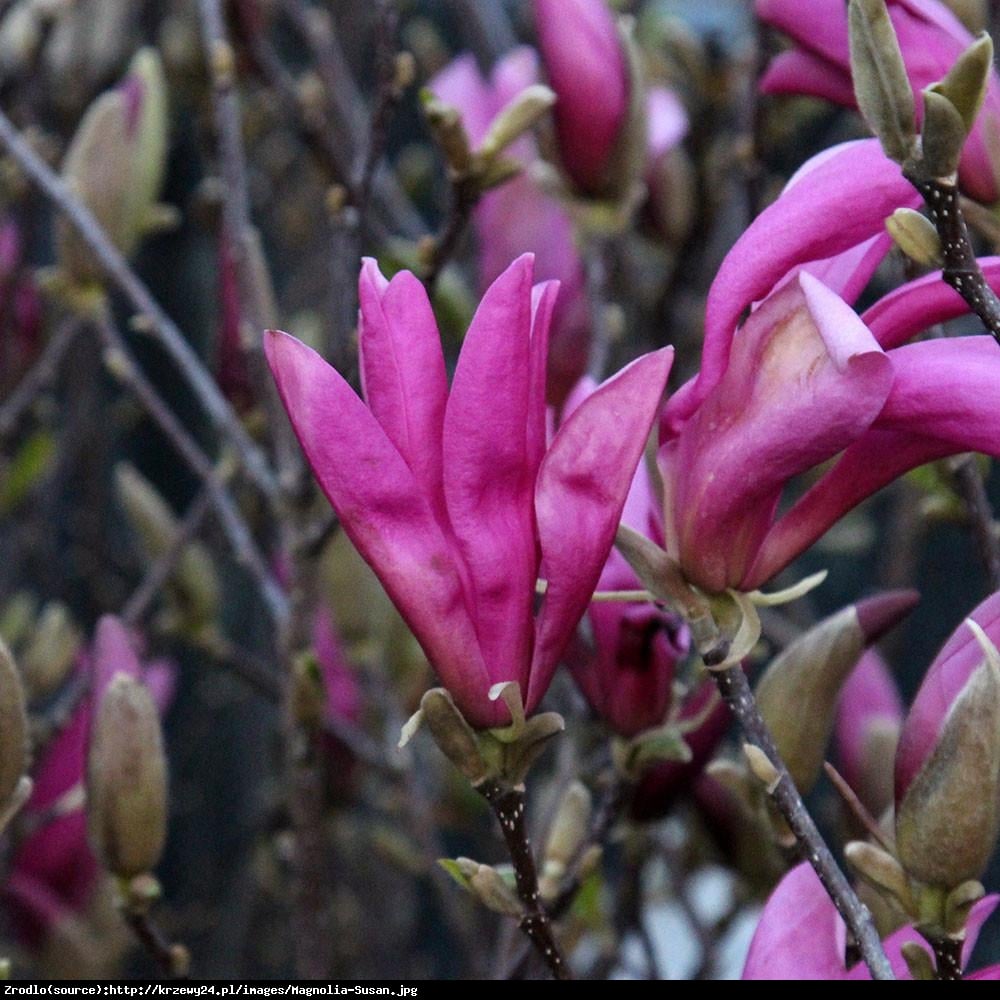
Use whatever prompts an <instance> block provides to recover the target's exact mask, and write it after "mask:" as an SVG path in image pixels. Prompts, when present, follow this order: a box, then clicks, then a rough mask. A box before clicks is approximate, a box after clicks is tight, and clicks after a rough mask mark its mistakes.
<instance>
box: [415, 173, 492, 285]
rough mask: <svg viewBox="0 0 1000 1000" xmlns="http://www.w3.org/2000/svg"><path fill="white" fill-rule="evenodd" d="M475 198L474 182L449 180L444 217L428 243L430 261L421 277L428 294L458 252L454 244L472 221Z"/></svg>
mask: <svg viewBox="0 0 1000 1000" xmlns="http://www.w3.org/2000/svg"><path fill="white" fill-rule="evenodd" d="M479 197H480V190H479V186H478V184H476V183H475V182H474V181H472V180H470V179H467V178H464V177H459V178H453V179H452V181H451V191H450V199H449V202H448V216H447V218H446V219H445V221H444V225H443V226H442V227H441V231H440V233H439V234H438V236H436V237H435V238H434V241H433V243H432V244H431V247H430V253H429V257H430V260H429V263H428V264H427V267H426V269H425V270H424V275H423V278H424V284H425V285H426V286H427V292H428V294H429V295H433V294H434V287H435V285H436V284H437V280H438V278H439V277H440V276H441V272H442V271H443V270H444V267H445V265H446V264H447V263H448V261H449V260H450V259H451V257H452V256H453V254H454V253H455V251H456V250H457V249H458V244H459V242H460V241H461V239H462V236H463V235H464V234H465V230H466V227H467V226H468V224H469V220H470V219H471V218H472V210H473V209H474V208H475V207H476V205H477V203H478V202H479Z"/></svg>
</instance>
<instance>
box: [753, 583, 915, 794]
mask: <svg viewBox="0 0 1000 1000" xmlns="http://www.w3.org/2000/svg"><path fill="white" fill-rule="evenodd" d="M915 601H916V598H915V595H913V594H912V592H898V593H890V594H884V595H879V596H878V597H873V598H870V599H868V600H866V601H862V602H859V604H857V605H852V606H850V607H848V608H844V610H843V611H840V612H838V613H837V614H835V615H831V616H830V617H829V618H826V619H824V620H823V621H822V622H820V623H819V624H818V625H815V626H813V628H811V629H810V630H809V631H808V632H806V633H805V634H804V635H802V636H800V637H799V638H798V639H796V640H795V641H794V642H793V643H792V644H791V645H789V646H788V647H787V648H786V649H785V650H784V651H783V652H782V653H781V654H780V655H779V656H777V657H776V658H775V659H774V660H773V661H772V663H771V664H770V665H769V666H768V668H767V670H766V671H765V673H764V676H763V677H762V678H761V680H760V683H759V684H758V685H757V689H756V697H757V703H758V705H759V706H760V711H761V714H762V715H763V716H764V719H765V721H766V722H767V724H768V726H769V727H770V729H771V732H772V734H773V736H774V741H775V743H776V745H777V747H778V752H779V753H780V754H781V758H782V760H784V762H785V764H786V765H787V767H788V771H789V774H791V776H792V780H793V781H794V782H795V785H796V787H797V788H798V789H799V791H802V792H807V791H808V790H809V789H810V788H812V786H813V785H814V784H815V782H816V779H817V777H818V776H819V773H820V770H821V769H822V767H823V758H824V755H825V753H826V746H827V743H828V742H829V739H830V733H831V731H832V729H833V723H834V719H835V715H836V708H837V699H838V697H839V694H840V689H841V687H842V686H843V684H844V682H845V681H846V680H847V677H848V675H849V674H850V673H851V671H852V670H853V669H854V667H855V666H856V665H857V663H858V660H859V658H860V657H861V654H862V652H863V651H864V648H865V645H866V644H867V643H869V642H872V641H874V640H875V639H876V638H877V637H878V636H879V635H880V634H881V633H882V632H883V631H885V629H886V628H888V627H890V626H891V625H892V624H894V623H895V622H896V621H898V620H899V619H900V618H901V617H902V616H903V615H904V614H905V613H906V612H907V611H909V610H910V608H911V607H912V606H913V604H914V603H915Z"/></svg>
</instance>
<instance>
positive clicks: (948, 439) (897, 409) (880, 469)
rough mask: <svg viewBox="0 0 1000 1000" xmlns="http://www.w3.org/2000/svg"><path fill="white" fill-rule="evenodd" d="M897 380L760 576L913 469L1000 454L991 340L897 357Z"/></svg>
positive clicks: (778, 531) (999, 357)
mask: <svg viewBox="0 0 1000 1000" xmlns="http://www.w3.org/2000/svg"><path fill="white" fill-rule="evenodd" d="M888 357H889V358H890V359H891V361H892V367H893V370H894V371H895V381H894V382H893V386H892V391H891V392H890V393H889V397H888V399H887V400H886V404H885V406H884V408H883V410H882V412H881V413H880V414H879V416H878V419H877V420H876V421H875V422H874V424H873V425H872V427H871V429H870V430H869V431H868V432H867V433H866V434H865V435H863V436H862V437H861V438H860V439H859V440H858V441H857V442H856V443H855V444H853V445H852V446H851V447H850V448H848V449H847V450H846V451H845V452H844V454H843V455H842V456H841V457H840V459H839V460H838V461H837V463H836V465H834V467H833V468H832V469H831V470H830V471H829V472H827V473H826V475H825V476H824V477H823V478H822V479H821V480H820V481H819V482H818V483H816V485H815V486H813V487H812V488H811V489H810V490H809V491H808V492H807V493H806V494H805V495H804V496H803V497H801V498H800V499H799V500H798V501H797V502H796V504H795V505H794V506H793V507H792V509H791V510H790V511H789V512H788V513H787V514H786V515H785V516H784V517H783V518H781V520H780V521H778V523H777V524H776V525H775V526H774V527H773V528H772V529H771V531H770V532H769V533H768V536H767V538H766V540H765V543H764V546H763V548H762V550H761V555H760V557H759V560H758V563H757V564H756V565H755V566H754V570H753V577H754V578H755V579H756V580H766V579H768V578H769V577H770V576H772V575H773V574H774V573H776V572H777V571H778V570H780V569H781V568H782V567H784V566H786V565H787V564H788V563H789V562H791V561H792V559H794V558H795V557H796V556H797V555H798V554H799V553H801V552H803V551H805V549H807V548H808V547H809V546H810V545H812V543H813V542H815V541H816V539H818V538H819V537H820V536H821V535H823V534H824V532H826V530H827V529H828V528H829V527H830V526H831V525H833V524H834V522H836V521H838V520H839V519H840V518H841V517H843V515H844V514H846V513H847V511H849V510H850V509H851V508H852V507H854V506H855V505H857V504H858V503H860V502H861V501H862V500H864V499H865V498H866V497H869V496H871V495H872V494H873V493H875V492H876V491H877V490H879V489H881V488H882V487H883V486H886V485H887V484H888V483H890V482H892V480H894V479H895V478H896V477H897V476H900V475H902V474H903V473H904V472H907V471H908V470H910V469H913V468H916V467H917V466H918V465H923V464H924V463H925V462H930V461H933V460H935V459H938V458H944V457H945V456H946V455H955V454H958V453H960V452H963V451H982V452H984V453H985V454H989V455H997V454H998V453H1000V410H998V409H997V407H996V405H995V403H994V396H995V392H996V386H997V385H998V384H1000V381H998V380H1000V351H998V350H997V345H996V342H995V341H994V340H993V339H992V338H991V337H986V336H982V337H956V338H953V339H947V340H928V341H923V342H921V343H917V344H909V345H907V346H905V347H900V348H897V349H896V350H894V351H891V352H890V353H889V355H888Z"/></svg>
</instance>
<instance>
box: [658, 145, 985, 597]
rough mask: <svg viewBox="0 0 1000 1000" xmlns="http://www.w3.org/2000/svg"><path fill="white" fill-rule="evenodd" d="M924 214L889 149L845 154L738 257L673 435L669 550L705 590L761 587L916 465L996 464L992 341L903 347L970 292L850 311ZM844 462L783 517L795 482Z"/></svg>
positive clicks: (666, 442)
mask: <svg viewBox="0 0 1000 1000" xmlns="http://www.w3.org/2000/svg"><path fill="white" fill-rule="evenodd" d="M914 204H916V196H915V192H914V191H913V190H912V188H911V187H910V185H909V184H908V183H907V182H906V181H905V180H903V178H902V176H901V174H900V171H899V168H898V166H896V165H895V164H894V163H891V162H890V161H889V160H887V159H886V158H885V157H884V156H883V154H882V152H881V150H880V149H879V147H878V144H877V142H875V141H874V140H862V141H860V142H854V143H846V144H844V145H843V146H840V147H837V148H836V149H834V150H832V151H827V152H826V153H824V154H822V155H821V156H820V157H818V158H817V161H816V162H814V163H812V164H809V165H808V169H805V170H803V171H800V175H799V177H798V178H797V179H796V180H795V182H794V183H793V184H790V185H789V187H788V188H787V189H786V191H785V192H784V193H783V194H782V196H781V197H779V198H778V200H777V201H776V202H775V203H774V204H772V205H771V206H769V207H768V208H767V209H766V210H765V211H764V212H763V213H761V215H760V216H758V218H757V219H756V220H755V221H754V222H753V224H752V225H751V226H750V227H749V229H748V230H747V231H746V232H745V233H744V234H743V236H742V237H740V239H739V240H738V241H737V242H736V245H735V246H734V247H733V249H732V250H731V251H730V253H729V254H728V255H727V257H726V259H725V260H724V261H723V263H722V266H721V267H720V269H719V272H718V275H717V277H716V279H715V281H714V282H713V284H712V288H711V289H710V291H709V296H708V303H707V311H706V329H705V342H704V348H703V352H702V367H701V371H700V373H699V375H698V376H697V377H696V378H695V379H692V380H691V381H690V382H689V383H688V384H687V385H685V386H684V387H683V388H682V389H681V390H680V391H679V392H677V393H676V394H675V395H674V396H673V397H672V398H671V400H670V401H669V403H668V404H667V406H666V408H665V410H664V418H663V421H662V423H661V429H660V440H661V448H660V454H659V464H660V471H661V473H662V476H663V480H664V493H665V520H664V534H665V539H666V547H667V550H668V551H669V552H670V553H671V554H672V555H674V556H675V558H677V559H678V561H679V562H680V564H681V567H682V569H683V571H684V573H685V575H686V576H687V578H688V580H689V581H690V582H692V583H694V584H696V585H698V586H700V587H702V588H703V589H705V590H708V591H713V592H718V591H722V590H724V589H726V588H728V587H735V588H738V589H743V590H751V589H754V588H756V587H759V586H760V585H761V584H763V583H764V582H766V581H767V580H769V579H770V578H771V577H772V576H774V575H775V574H776V573H777V572H778V571H779V570H781V569H782V568H783V567H785V566H787V565H788V564H789V563H790V562H791V561H792V560H793V559H794V558H795V557H796V556H797V555H798V554H799V553H801V552H803V551H804V550H805V549H806V548H808V547H809V546H810V545H811V544H812V543H813V542H814V541H815V540H816V539H817V538H819V537H820V536H821V535H822V534H823V533H824V532H825V531H826V530H827V528H829V527H830V526H831V525H832V524H833V523H834V522H836V521H837V520H838V519H839V518H840V517H842V516H843V515H844V514H845V513H846V512H847V511H848V510H850V509H851V508H852V507H853V506H855V505H856V504H857V503H859V502H860V501H861V500H863V499H864V498H865V497H867V496H870V495H871V494H872V493H874V492H875V491H876V490H878V489H880V488H881V487H882V486H885V485H886V484H888V483H890V482H891V481H892V480H893V479H895V478H896V477H897V476H899V475H901V474H902V473H904V472H906V471H908V470H909V469H911V468H914V467H916V466H918V465H921V464H923V463H925V462H928V461H931V460H934V459H938V458H942V457H944V456H946V455H950V454H956V453H959V452H963V451H983V452H985V453H987V454H996V453H997V451H998V445H1000V434H998V428H997V424H996V420H997V411H996V408H995V407H994V406H993V404H992V397H993V386H995V384H996V380H997V378H998V377H1000V353H998V352H997V349H996V344H995V343H994V342H993V340H992V339H991V338H989V337H986V336H982V337H963V338H956V339H949V340H933V341H925V342H922V343H916V344H911V345H906V344H905V341H906V340H907V339H909V338H910V337H912V336H913V335H914V334H916V333H917V332H919V331H920V330H922V329H926V328H927V327H928V326H930V325H932V324H934V323H936V322H938V321H940V319H941V318H943V317H945V316H951V315H957V314H959V313H960V312H962V311H964V310H965V308H966V307H965V306H964V304H963V303H962V301H961V299H960V298H959V297H958V296H957V295H955V293H954V292H952V291H951V290H950V289H946V291H947V292H948V294H947V295H945V294H944V293H943V292H941V291H940V290H939V289H938V288H937V287H936V286H935V285H934V280H935V279H933V278H932V279H925V280H921V281H917V282H913V283H911V284H910V285H907V286H904V288H901V289H898V290H897V291H896V292H895V293H893V294H892V295H891V296H887V297H886V299H883V300H882V301H881V302H879V303H876V304H875V305H874V306H873V307H872V308H871V309H870V310H868V311H867V312H866V313H865V314H864V315H863V316H861V317H859V316H858V315H857V314H856V313H855V312H854V310H853V309H852V308H850V307H849V306H848V305H847V302H850V301H853V300H854V299H855V298H856V297H857V295H858V294H859V293H860V291H861V290H862V289H863V287H864V286H865V284H866V283H867V281H868V278H869V277H870V276H871V273H872V272H873V270H874V268H875V267H876V266H877V264H878V261H879V259H880V258H881V256H882V255H883V254H884V252H885V249H886V246H887V244H886V241H885V238H884V232H883V224H884V220H885V218H886V216H888V215H889V214H890V213H891V212H892V211H893V210H894V209H896V208H897V207H900V206H901V205H914ZM991 267H992V265H991ZM991 274H992V271H991ZM938 284H941V282H940V281H938ZM761 300H763V301H761ZM845 300H846V301H845ZM755 303H760V304H759V305H757V306H756V308H753V309H752V311H751V312H750V315H749V316H748V318H747V319H746V321H745V322H744V323H743V324H742V326H740V327H739V329H738V330H737V325H738V323H739V319H740V316H741V315H742V314H743V313H744V312H745V310H747V309H748V308H751V307H753V306H754V304H755ZM841 453H842V454H841ZM838 454H840V455H841V457H840V458H839V460H838V461H837V462H836V463H835V464H834V465H833V467H832V468H831V469H829V471H827V472H826V473H825V474H824V475H823V476H822V477H821V478H820V479H819V481H818V482H817V483H816V484H815V485H814V486H813V487H812V488H811V489H810V490H809V491H808V492H807V493H806V494H805V495H804V496H802V497H801V498H800V499H799V500H797V501H796V502H795V503H794V504H793V505H792V506H791V508H790V509H789V510H788V511H787V512H785V513H784V514H782V515H779V514H778V504H779V501H780V499H781V496H782V492H783V490H784V488H785V486H786V484H787V483H788V482H789V480H790V479H792V478H793V477H794V476H796V475H798V474H800V473H803V472H806V471H808V470H810V469H813V468H815V467H816V466H819V465H821V464H822V463H824V462H826V461H828V460H829V459H832V458H835V457H836V456H837V455H838Z"/></svg>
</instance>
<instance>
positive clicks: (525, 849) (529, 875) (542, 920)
mask: <svg viewBox="0 0 1000 1000" xmlns="http://www.w3.org/2000/svg"><path fill="white" fill-rule="evenodd" d="M477 790H478V791H479V794H480V795H482V796H483V798H484V799H486V801H487V802H488V803H489V804H490V807H491V808H492V809H493V813H494V815H495V816H496V818H497V821H498V822H499V823H500V832H501V833H502V834H503V839H504V841H505V842H506V844H507V850H508V851H509V852H510V859H511V862H512V863H513V865H514V881H515V883H516V886H517V895H518V897H519V898H520V900H521V903H522V904H523V905H524V914H523V916H522V917H521V921H520V927H521V930H522V931H523V932H524V934H525V936H526V937H527V938H528V940H529V941H530V942H531V943H532V945H533V946H534V948H535V950H536V951H537V952H538V954H539V955H540V956H541V957H542V958H543V959H544V960H545V964H546V965H548V967H549V970H550V971H551V973H552V975H553V976H554V977H555V978H556V979H572V978H573V974H572V973H571V972H570V970H569V966H568V965H567V964H566V960H565V959H564V958H563V956H562V952H561V951H560V949H559V945H558V944H557V943H556V939H555V937H554V936H553V934H552V923H551V921H550V920H549V916H548V914H547V913H546V912H545V908H544V907H543V906H542V903H541V897H540V896H539V892H538V873H537V871H536V869H535V857H534V855H533V854H532V853H531V841H530V840H529V839H528V827H527V824H526V822H525V818H524V791H523V789H516V788H515V789H511V788H507V787H505V786H503V785H501V784H500V783H499V782H497V781H492V780H490V781H485V782H483V783H482V784H481V785H479V786H478V788H477Z"/></svg>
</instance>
